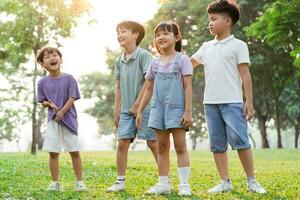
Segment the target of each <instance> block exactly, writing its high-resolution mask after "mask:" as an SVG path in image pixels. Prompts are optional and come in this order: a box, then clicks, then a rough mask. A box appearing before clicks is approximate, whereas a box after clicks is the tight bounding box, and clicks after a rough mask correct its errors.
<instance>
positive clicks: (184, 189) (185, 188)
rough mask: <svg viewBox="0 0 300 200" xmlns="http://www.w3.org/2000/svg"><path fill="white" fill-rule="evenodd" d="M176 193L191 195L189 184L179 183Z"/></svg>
mask: <svg viewBox="0 0 300 200" xmlns="http://www.w3.org/2000/svg"><path fill="white" fill-rule="evenodd" d="M178 195H179V196H191V195H192V191H191V186H190V185H189V184H180V185H179V186H178Z"/></svg>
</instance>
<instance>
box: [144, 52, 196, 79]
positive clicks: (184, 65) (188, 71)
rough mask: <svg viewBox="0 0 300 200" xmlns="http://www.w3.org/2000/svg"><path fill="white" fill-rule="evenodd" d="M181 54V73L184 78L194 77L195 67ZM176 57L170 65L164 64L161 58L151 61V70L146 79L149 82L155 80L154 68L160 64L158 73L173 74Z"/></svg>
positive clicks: (149, 69)
mask: <svg viewBox="0 0 300 200" xmlns="http://www.w3.org/2000/svg"><path fill="white" fill-rule="evenodd" d="M177 54H179V56H180V58H179V71H180V72H181V75H182V76H186V75H192V74H193V66H192V63H191V61H190V58H189V57H188V56H186V55H184V54H182V53H177ZM175 59H176V56H174V58H172V59H171V60H170V61H169V62H168V63H166V64H163V63H162V60H161V57H158V58H155V59H153V60H152V61H151V63H150V64H149V68H148V71H147V74H146V79H148V80H153V79H154V67H155V65H156V63H157V62H158V71H159V72H161V73H169V72H172V70H173V67H174V62H175Z"/></svg>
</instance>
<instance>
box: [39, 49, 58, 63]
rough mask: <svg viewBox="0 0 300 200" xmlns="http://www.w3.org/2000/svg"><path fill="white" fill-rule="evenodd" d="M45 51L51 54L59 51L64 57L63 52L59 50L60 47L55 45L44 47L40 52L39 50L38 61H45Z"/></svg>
mask: <svg viewBox="0 0 300 200" xmlns="http://www.w3.org/2000/svg"><path fill="white" fill-rule="evenodd" d="M45 53H49V54H52V53H57V54H58V55H59V57H60V58H62V54H61V52H60V51H59V49H58V48H55V47H48V46H46V47H43V48H42V49H41V50H40V51H39V52H38V55H37V57H36V61H37V62H38V63H43V62H44V56H45Z"/></svg>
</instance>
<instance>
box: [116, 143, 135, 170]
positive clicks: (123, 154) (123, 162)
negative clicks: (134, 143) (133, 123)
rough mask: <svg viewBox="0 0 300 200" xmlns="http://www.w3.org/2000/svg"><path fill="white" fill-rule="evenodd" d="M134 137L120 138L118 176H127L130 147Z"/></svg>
mask: <svg viewBox="0 0 300 200" xmlns="http://www.w3.org/2000/svg"><path fill="white" fill-rule="evenodd" d="M131 140H132V139H120V140H119V141H118V147H117V170H118V176H125V172H126V168H127V159H128V149H129V146H130V143H131Z"/></svg>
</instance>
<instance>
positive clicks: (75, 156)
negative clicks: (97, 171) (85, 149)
mask: <svg viewBox="0 0 300 200" xmlns="http://www.w3.org/2000/svg"><path fill="white" fill-rule="evenodd" d="M70 156H71V157H72V158H79V157H80V153H79V151H74V152H70Z"/></svg>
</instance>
